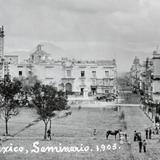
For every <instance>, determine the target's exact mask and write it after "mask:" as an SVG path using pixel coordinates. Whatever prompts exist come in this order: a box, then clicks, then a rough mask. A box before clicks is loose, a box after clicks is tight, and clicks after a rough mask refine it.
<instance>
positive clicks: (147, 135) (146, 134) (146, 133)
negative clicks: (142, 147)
mask: <svg viewBox="0 0 160 160" xmlns="http://www.w3.org/2000/svg"><path fill="white" fill-rule="evenodd" d="M145 132H146V139H148V128H147V129H146V130H145Z"/></svg>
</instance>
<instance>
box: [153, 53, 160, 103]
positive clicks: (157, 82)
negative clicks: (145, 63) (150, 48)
mask: <svg viewBox="0 0 160 160" xmlns="http://www.w3.org/2000/svg"><path fill="white" fill-rule="evenodd" d="M152 61H153V74H152V97H153V101H154V102H156V103H160V53H158V52H157V51H154V52H153V58H152Z"/></svg>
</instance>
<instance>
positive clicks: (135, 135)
mask: <svg viewBox="0 0 160 160" xmlns="http://www.w3.org/2000/svg"><path fill="white" fill-rule="evenodd" d="M136 140H137V132H136V131H134V142H135V141H136Z"/></svg>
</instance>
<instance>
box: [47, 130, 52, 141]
mask: <svg viewBox="0 0 160 160" xmlns="http://www.w3.org/2000/svg"><path fill="white" fill-rule="evenodd" d="M47 137H48V138H49V139H50V140H51V130H50V129H48V131H47Z"/></svg>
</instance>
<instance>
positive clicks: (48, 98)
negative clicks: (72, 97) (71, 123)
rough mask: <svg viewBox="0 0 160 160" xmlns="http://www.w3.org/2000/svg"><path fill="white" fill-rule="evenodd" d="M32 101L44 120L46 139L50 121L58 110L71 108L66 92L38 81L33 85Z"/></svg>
mask: <svg viewBox="0 0 160 160" xmlns="http://www.w3.org/2000/svg"><path fill="white" fill-rule="evenodd" d="M32 103H33V106H34V108H35V109H36V110H37V114H38V115H39V116H40V119H41V120H42V121H43V122H44V125H45V130H44V139H46V138H47V125H48V122H49V121H50V120H51V119H52V117H54V116H55V115H56V111H62V110H68V109H69V107H68V106H67V100H66V98H65V95H64V93H63V92H62V91H57V90H56V89H55V88H54V87H53V86H50V85H43V84H41V83H36V84H35V85H34V86H33V87H32Z"/></svg>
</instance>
